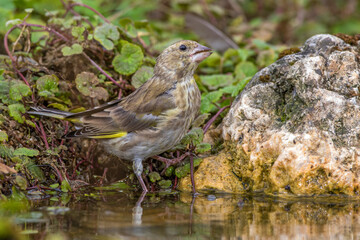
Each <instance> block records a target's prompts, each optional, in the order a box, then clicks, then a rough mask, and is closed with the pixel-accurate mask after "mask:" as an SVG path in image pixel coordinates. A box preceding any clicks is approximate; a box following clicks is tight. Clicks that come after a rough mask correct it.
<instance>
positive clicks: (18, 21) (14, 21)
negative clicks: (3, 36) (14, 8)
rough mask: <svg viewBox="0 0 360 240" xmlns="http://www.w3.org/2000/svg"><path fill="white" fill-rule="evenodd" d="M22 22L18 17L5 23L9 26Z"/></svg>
mask: <svg viewBox="0 0 360 240" xmlns="http://www.w3.org/2000/svg"><path fill="white" fill-rule="evenodd" d="M20 23H22V20H21V19H19V18H17V19H12V20H9V21H7V22H6V23H5V26H6V27H8V26H13V25H16V24H20Z"/></svg>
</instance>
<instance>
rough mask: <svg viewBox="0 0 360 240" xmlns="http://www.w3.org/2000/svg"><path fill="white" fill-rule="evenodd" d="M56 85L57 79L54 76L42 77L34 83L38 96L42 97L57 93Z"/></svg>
mask: <svg viewBox="0 0 360 240" xmlns="http://www.w3.org/2000/svg"><path fill="white" fill-rule="evenodd" d="M58 85H59V78H58V77H57V76H56V75H54V74H52V75H45V76H42V77H40V78H39V79H38V80H37V81H36V88H37V89H38V90H39V95H40V96H43V97H51V96H54V93H57V92H58V91H59V89H58Z"/></svg>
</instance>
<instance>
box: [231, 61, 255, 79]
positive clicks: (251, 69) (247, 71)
mask: <svg viewBox="0 0 360 240" xmlns="http://www.w3.org/2000/svg"><path fill="white" fill-rule="evenodd" d="M257 71H258V69H257V67H256V65H255V64H254V63H252V62H241V63H239V64H238V65H236V67H235V76H236V79H241V78H244V77H252V76H254V75H255V73H257Z"/></svg>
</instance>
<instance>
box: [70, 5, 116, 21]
mask: <svg viewBox="0 0 360 240" xmlns="http://www.w3.org/2000/svg"><path fill="white" fill-rule="evenodd" d="M74 6H81V7H84V8H87V9H89V10H91V11H93V12H94V13H96V15H98V16H99V17H100V18H101V19H102V20H104V21H105V22H106V23H109V24H110V21H109V20H107V19H106V17H104V15H102V14H101V13H100V12H98V11H97V10H95V9H94V8H92V7H90V6H88V5H86V4H83V3H73V4H71V5H70V8H72V7H74Z"/></svg>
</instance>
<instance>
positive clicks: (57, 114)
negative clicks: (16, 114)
mask: <svg viewBox="0 0 360 240" xmlns="http://www.w3.org/2000/svg"><path fill="white" fill-rule="evenodd" d="M27 113H28V114H31V115H35V116H46V117H51V118H57V119H66V120H70V121H71V116H72V115H73V113H70V112H65V111H61V110H57V109H51V108H42V107H31V110H30V111H28V112H27Z"/></svg>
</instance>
